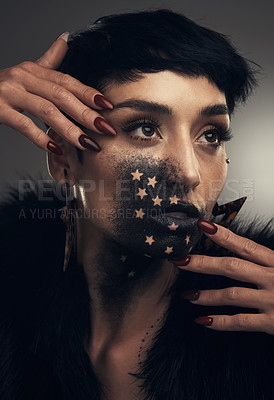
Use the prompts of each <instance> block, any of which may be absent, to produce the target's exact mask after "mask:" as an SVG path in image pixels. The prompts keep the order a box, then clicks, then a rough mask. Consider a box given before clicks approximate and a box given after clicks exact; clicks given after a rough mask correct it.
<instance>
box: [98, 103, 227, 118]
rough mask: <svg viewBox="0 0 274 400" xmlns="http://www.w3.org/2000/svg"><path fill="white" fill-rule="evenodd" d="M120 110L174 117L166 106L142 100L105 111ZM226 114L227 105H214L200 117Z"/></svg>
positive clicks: (115, 105) (118, 104)
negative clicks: (129, 109) (125, 109)
mask: <svg viewBox="0 0 274 400" xmlns="http://www.w3.org/2000/svg"><path fill="white" fill-rule="evenodd" d="M119 108H133V109H135V110H138V111H149V112H154V113H158V114H165V115H173V112H172V109H171V108H170V107H168V106H167V105H165V104H160V103H155V102H153V101H146V100H140V99H129V100H126V101H123V102H121V103H117V104H114V109H113V110H104V111H109V112H114V111H115V110H118V109H119ZM226 114H229V110H228V107H227V105H226V104H214V105H210V106H207V107H204V108H202V109H201V110H199V115H200V116H202V117H211V116H214V115H226Z"/></svg>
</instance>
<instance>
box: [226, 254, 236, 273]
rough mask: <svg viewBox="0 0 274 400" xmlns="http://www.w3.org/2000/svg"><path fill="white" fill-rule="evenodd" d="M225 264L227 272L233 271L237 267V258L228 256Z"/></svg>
mask: <svg viewBox="0 0 274 400" xmlns="http://www.w3.org/2000/svg"><path fill="white" fill-rule="evenodd" d="M225 264H226V271H227V272H235V271H237V270H238V269H239V260H238V259H237V258H234V257H228V258H227V259H226V262H225Z"/></svg>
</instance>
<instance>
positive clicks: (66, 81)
mask: <svg viewBox="0 0 274 400" xmlns="http://www.w3.org/2000/svg"><path fill="white" fill-rule="evenodd" d="M18 67H19V68H21V69H23V70H25V71H28V72H31V75H30V76H29V77H28V76H27V75H24V82H26V83H28V86H29V87H30V88H33V87H35V86H36V83H35V81H34V80H32V79H33V78H34V75H36V77H38V78H40V79H43V80H45V81H51V82H53V83H56V84H57V85H59V86H62V87H64V88H66V89H67V90H68V91H70V92H71V93H73V94H74V95H75V96H76V97H77V98H78V99H79V100H80V101H82V102H83V103H84V104H86V105H88V106H90V107H92V108H95V109H96V110H102V109H108V110H112V109H113V108H114V106H113V104H112V103H111V102H110V101H109V100H108V99H107V98H106V97H105V96H103V95H102V93H100V92H98V90H96V89H94V88H92V87H90V86H87V85H84V84H83V83H82V82H80V81H78V80H77V79H75V78H73V77H72V76H70V75H68V74H63V73H62V72H59V71H53V70H50V69H47V68H43V67H40V66H38V65H36V64H35V63H32V62H29V61H27V62H24V63H21V64H19V65H18ZM20 79H21V80H22V77H20ZM96 95H99V96H103V98H104V100H103V103H104V105H101V104H97V103H96V102H95V101H96V99H95V96H96ZM101 99H102V97H101Z"/></svg>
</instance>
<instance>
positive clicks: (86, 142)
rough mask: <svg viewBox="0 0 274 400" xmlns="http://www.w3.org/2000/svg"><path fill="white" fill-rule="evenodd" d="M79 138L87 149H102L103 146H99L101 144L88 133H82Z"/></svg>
mask: <svg viewBox="0 0 274 400" xmlns="http://www.w3.org/2000/svg"><path fill="white" fill-rule="evenodd" d="M78 140H79V143H80V144H81V145H82V146H83V147H85V148H86V149H89V150H93V151H97V152H99V151H101V150H102V149H101V147H100V146H99V144H98V143H96V142H95V141H94V140H92V139H91V138H90V137H89V136H87V135H81V136H80V137H79V139H78Z"/></svg>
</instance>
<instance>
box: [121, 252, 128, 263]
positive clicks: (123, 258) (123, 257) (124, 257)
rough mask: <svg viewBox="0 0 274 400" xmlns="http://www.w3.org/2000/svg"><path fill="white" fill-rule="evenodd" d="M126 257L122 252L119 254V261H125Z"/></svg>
mask: <svg viewBox="0 0 274 400" xmlns="http://www.w3.org/2000/svg"><path fill="white" fill-rule="evenodd" d="M126 259H127V256H125V255H124V254H122V255H121V258H120V261H122V262H125V261H126Z"/></svg>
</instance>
